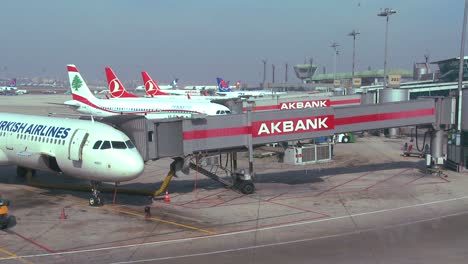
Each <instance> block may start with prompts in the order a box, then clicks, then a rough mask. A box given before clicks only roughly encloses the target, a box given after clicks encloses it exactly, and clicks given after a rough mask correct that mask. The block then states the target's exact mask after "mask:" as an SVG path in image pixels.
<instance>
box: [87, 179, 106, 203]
mask: <svg viewBox="0 0 468 264" xmlns="http://www.w3.org/2000/svg"><path fill="white" fill-rule="evenodd" d="M100 185H101V182H98V181H91V192H92V193H91V197H90V198H89V205H90V206H101V205H103V202H102V199H101V196H100V195H99V194H100V192H99V186H100Z"/></svg>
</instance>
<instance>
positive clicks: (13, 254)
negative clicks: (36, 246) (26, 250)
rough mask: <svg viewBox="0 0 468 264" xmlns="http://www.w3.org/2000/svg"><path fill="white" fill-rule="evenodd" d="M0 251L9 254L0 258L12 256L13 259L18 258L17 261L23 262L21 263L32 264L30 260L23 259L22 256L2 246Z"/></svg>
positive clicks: (5, 258)
mask: <svg viewBox="0 0 468 264" xmlns="http://www.w3.org/2000/svg"><path fill="white" fill-rule="evenodd" d="M0 252H2V253H4V254H5V255H8V256H9V257H0V260H7V259H12V258H14V259H18V260H19V261H21V262H23V263H26V264H32V262H30V261H28V260H26V259H24V258H22V257H20V256H18V255H16V254H15V253H12V252H10V251H8V250H6V249H4V248H1V247H0Z"/></svg>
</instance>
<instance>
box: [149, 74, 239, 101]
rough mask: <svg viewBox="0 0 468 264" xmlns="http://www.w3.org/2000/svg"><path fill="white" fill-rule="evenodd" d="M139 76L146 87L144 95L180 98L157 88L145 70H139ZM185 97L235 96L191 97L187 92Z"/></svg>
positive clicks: (217, 97)
mask: <svg viewBox="0 0 468 264" xmlns="http://www.w3.org/2000/svg"><path fill="white" fill-rule="evenodd" d="M141 77H142V78H143V83H144V84H145V89H146V96H148V97H161V96H162V97H164V98H168V99H169V98H171V99H172V98H174V99H177V98H181V97H180V95H179V96H177V95H176V96H171V93H170V92H169V93H168V91H167V90H165V91H161V89H160V88H159V85H158V83H157V82H156V81H155V80H153V79H152V78H151V76H149V74H148V73H147V72H145V71H144V72H141ZM187 98H188V99H192V100H219V99H222V98H224V99H225V98H235V96H225V97H222V98H221V97H220V96H208V95H205V96H196V97H193V98H192V97H191V95H190V94H189V93H187Z"/></svg>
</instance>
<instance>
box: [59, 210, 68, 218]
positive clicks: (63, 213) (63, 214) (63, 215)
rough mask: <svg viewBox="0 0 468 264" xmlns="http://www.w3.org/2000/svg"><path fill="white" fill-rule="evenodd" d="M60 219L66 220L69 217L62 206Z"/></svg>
mask: <svg viewBox="0 0 468 264" xmlns="http://www.w3.org/2000/svg"><path fill="white" fill-rule="evenodd" d="M59 219H60V220H65V219H67V215H66V214H65V208H62V212H61V213H60V217H59Z"/></svg>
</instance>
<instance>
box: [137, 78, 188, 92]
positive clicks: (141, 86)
mask: <svg viewBox="0 0 468 264" xmlns="http://www.w3.org/2000/svg"><path fill="white" fill-rule="evenodd" d="M178 81H179V79H177V78H175V79H174V80H173V81H172V82H171V84H169V85H159V88H160V89H161V90H167V89H175V88H178V87H179V86H178V85H177V82H178ZM144 90H145V86H144V85H140V86H137V87H136V88H135V91H144Z"/></svg>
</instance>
